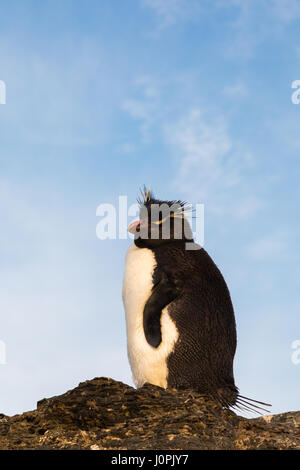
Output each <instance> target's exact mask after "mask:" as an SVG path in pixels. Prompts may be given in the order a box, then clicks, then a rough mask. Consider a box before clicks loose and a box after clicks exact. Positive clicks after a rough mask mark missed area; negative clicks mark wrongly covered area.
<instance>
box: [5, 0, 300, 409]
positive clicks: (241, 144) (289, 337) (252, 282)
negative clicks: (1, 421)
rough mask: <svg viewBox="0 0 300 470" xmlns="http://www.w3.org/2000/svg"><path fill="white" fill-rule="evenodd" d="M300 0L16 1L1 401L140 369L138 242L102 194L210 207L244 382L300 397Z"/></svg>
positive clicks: (274, 396)
mask: <svg viewBox="0 0 300 470" xmlns="http://www.w3.org/2000/svg"><path fill="white" fill-rule="evenodd" d="M299 23H300V1H299V0H215V1H211V0H210V1H208V0H197V1H196V0H195V1H194V0H188V1H186V0H127V1H126V2H124V1H122V0H114V1H113V2H112V1H109V0H101V1H99V0H89V2H84V1H83V0H64V1H63V2H61V1H58V0H44V1H43V2H38V1H37V0H35V1H34V0H32V1H30V0H24V1H22V2H19V1H17V0H12V1H10V2H9V3H6V4H3V5H2V6H1V29H0V80H3V81H4V82H5V84H6V89H7V90H6V94H7V96H6V104H5V105H0V142H1V146H0V149H1V150H0V195H1V197H0V213H1V220H2V224H1V231H0V241H1V243H0V260H1V262H0V312H1V316H0V340H1V341H4V342H5V346H6V362H7V363H6V364H5V365H0V383H1V387H0V412H2V413H6V414H15V413H20V412H22V411H25V410H29V409H33V408H34V407H35V406H36V401H37V400H39V399H41V398H43V397H49V396H52V395H57V394H60V393H63V392H65V391H66V390H67V389H70V388H73V387H74V386H76V385H77V384H78V383H79V382H80V381H83V380H86V379H90V378H93V377H96V376H110V377H113V378H115V379H117V380H122V381H124V382H126V383H129V384H132V381H131V373H130V369H129V365H128V361H127V356H126V333H125V318H124V312H123V306H122V301H121V288H122V277H123V270H124V257H125V252H126V249H127V247H128V246H129V244H130V243H131V241H130V240H129V239H128V240H99V239H98V238H97V237H96V225H97V223H98V221H99V220H98V218H97V217H96V209H97V207H98V206H99V204H101V203H111V204H115V205H117V203H118V197H119V196H120V195H127V196H128V202H129V204H131V203H134V202H135V198H136V196H137V193H138V188H139V187H140V186H141V185H142V184H144V183H145V184H147V185H151V187H152V188H153V190H154V191H155V193H156V194H157V195H158V196H159V197H160V198H168V199H177V198H182V199H185V200H188V201H190V202H191V203H192V204H196V203H204V204H205V248H206V249H207V251H208V252H209V253H210V254H211V256H212V257H213V259H214V260H215V262H216V263H217V265H218V266H219V268H220V269H221V271H222V272H223V274H224V277H225V279H226V281H227V283H228V286H229V289H230V292H231V295H232V300H233V304H234V308H235V313H236V320H237V328H238V349H237V354H236V359H235V376H236V382H237V385H238V386H239V388H240V390H241V393H242V394H243V395H246V396H250V397H253V398H257V399H261V400H264V401H268V402H270V403H272V404H273V409H272V412H284V411H288V410H295V409H299V407H300V403H299V398H298V397H299V386H300V364H298V365H296V364H293V362H292V361H291V356H292V352H293V350H292V348H291V343H292V342H293V341H295V340H298V339H300V322H299V311H300V297H299V291H300V289H299V287H300V281H299V279H300V268H299V266H300V257H299V248H298V245H299V244H298V240H299V232H300V224H299V217H298V214H299V207H298V206H299V200H300V189H299V184H298V182H299V175H300V160H299V152H300V132H299V129H300V105H295V104H293V103H292V101H291V95H292V92H293V90H292V89H291V84H292V82H293V81H294V80H300V37H299Z"/></svg>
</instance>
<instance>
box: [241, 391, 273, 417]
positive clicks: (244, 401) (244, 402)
mask: <svg viewBox="0 0 300 470" xmlns="http://www.w3.org/2000/svg"><path fill="white" fill-rule="evenodd" d="M254 403H258V404H259V405H264V406H272V405H271V404H270V403H264V402H263V401H258V400H254V399H253V398H248V397H244V396H243V395H240V394H238V396H237V398H236V405H239V406H243V407H244V408H245V409H247V410H249V411H251V412H252V413H257V414H260V415H262V411H265V412H266V413H269V410H267V409H266V408H263V407H262V406H258V405H255V404H254ZM258 410H260V411H258Z"/></svg>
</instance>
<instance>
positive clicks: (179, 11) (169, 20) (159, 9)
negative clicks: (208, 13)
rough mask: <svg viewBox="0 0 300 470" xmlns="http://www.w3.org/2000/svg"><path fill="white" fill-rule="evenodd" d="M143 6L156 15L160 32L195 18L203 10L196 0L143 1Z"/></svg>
mask: <svg viewBox="0 0 300 470" xmlns="http://www.w3.org/2000/svg"><path fill="white" fill-rule="evenodd" d="M142 4H143V5H144V6H145V7H148V8H150V9H151V10H152V11H153V12H154V13H155V15H156V18H157V21H158V29H159V30H161V29H164V28H167V27H169V26H173V25H175V24H176V23H177V22H178V21H180V22H181V21H183V20H186V19H191V18H193V16H194V15H195V14H196V13H199V11H200V8H201V5H200V3H199V2H197V1H195V0H188V1H186V0H142Z"/></svg>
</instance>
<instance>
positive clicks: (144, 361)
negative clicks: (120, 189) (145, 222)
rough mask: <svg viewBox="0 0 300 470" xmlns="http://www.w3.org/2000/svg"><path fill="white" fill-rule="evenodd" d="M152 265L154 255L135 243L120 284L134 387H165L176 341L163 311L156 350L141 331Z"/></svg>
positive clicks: (129, 250)
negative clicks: (159, 339) (160, 339)
mask: <svg viewBox="0 0 300 470" xmlns="http://www.w3.org/2000/svg"><path fill="white" fill-rule="evenodd" d="M155 266H156V261H155V256H154V254H153V252H152V251H151V250H149V249H147V248H137V247H136V246H135V244H132V245H131V246H130V247H129V249H128V251H127V255H126V265H125V275H124V281H123V303H124V308H125V313H126V329H127V350H128V358H129V362H130V366H131V369H132V374H133V380H134V382H135V385H136V386H137V387H141V386H142V385H143V384H144V383H146V382H149V383H152V384H154V385H158V386H160V387H164V388H166V387H167V376H168V370H167V362H166V361H167V357H168V356H169V354H170V352H171V351H172V350H173V348H174V344H175V342H176V341H177V339H178V332H177V329H176V326H175V324H174V323H173V322H172V320H171V318H170V316H169V315H168V312H167V308H165V309H164V310H163V312H162V316H161V330H162V342H161V344H160V345H159V347H158V348H154V347H152V346H150V344H149V343H148V342H147V340H146V338H145V334H144V328H143V311H144V307H145V304H146V302H147V300H148V298H149V297H150V295H151V291H152V285H153V278H152V274H153V271H154V269H155Z"/></svg>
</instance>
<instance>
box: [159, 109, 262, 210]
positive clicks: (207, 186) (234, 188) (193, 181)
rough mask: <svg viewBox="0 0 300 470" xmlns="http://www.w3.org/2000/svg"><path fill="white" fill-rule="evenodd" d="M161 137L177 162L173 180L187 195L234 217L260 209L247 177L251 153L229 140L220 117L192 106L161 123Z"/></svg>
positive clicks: (227, 131)
mask: <svg viewBox="0 0 300 470" xmlns="http://www.w3.org/2000/svg"><path fill="white" fill-rule="evenodd" d="M165 137H166V140H167V142H168V143H169V145H170V147H171V148H172V150H173V153H174V155H175V158H176V161H177V164H178V170H177V172H176V176H175V179H176V183H175V184H176V185H180V187H181V189H182V191H184V192H185V193H186V194H187V196H188V197H189V198H191V197H192V198H195V197H196V198H197V200H198V201H201V202H204V203H206V204H207V205H208V207H209V210H210V211H212V212H214V213H222V214H224V213H225V214H231V215H234V216H235V217H238V218H244V217H248V216H250V215H253V214H254V213H255V212H257V211H258V210H260V209H262V207H263V205H264V204H263V202H262V200H260V198H259V197H258V196H257V195H256V194H254V193H253V190H250V186H249V181H248V179H249V170H250V173H251V168H252V165H253V156H252V155H251V153H250V152H249V150H247V149H245V148H243V147H242V146H241V145H240V144H239V143H236V142H233V141H232V138H231V137H230V133H229V130H228V128H227V125H226V122H225V119H224V118H222V117H220V116H218V117H214V118H209V117H208V115H206V113H205V112H202V111H201V110H200V109H192V110H189V111H188V112H187V113H186V114H185V115H184V116H183V117H181V118H180V119H179V120H178V121H177V122H175V123H173V124H167V125H166V126H165Z"/></svg>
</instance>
